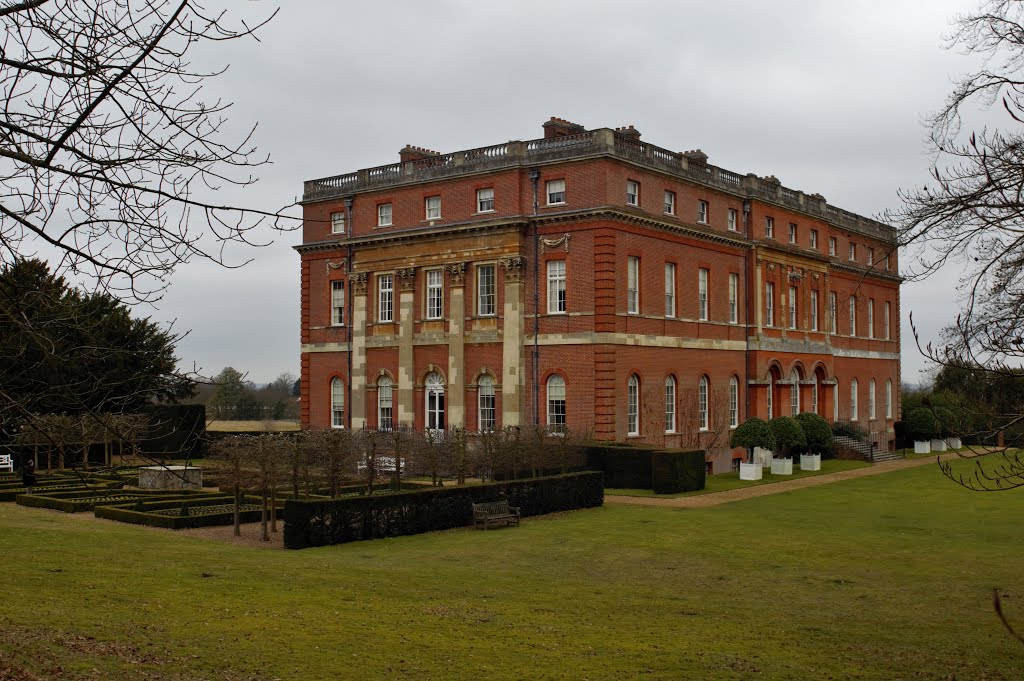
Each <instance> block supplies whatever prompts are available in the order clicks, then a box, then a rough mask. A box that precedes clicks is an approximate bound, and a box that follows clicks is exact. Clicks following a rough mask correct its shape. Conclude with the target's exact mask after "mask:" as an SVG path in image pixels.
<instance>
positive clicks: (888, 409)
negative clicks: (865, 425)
mask: <svg viewBox="0 0 1024 681" xmlns="http://www.w3.org/2000/svg"><path fill="white" fill-rule="evenodd" d="M885 418H887V419H891V418H892V379H891V378H887V379H885Z"/></svg>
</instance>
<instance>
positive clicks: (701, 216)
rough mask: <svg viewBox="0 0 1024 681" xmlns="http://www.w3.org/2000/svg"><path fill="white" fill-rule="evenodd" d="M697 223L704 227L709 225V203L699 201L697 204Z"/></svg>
mask: <svg viewBox="0 0 1024 681" xmlns="http://www.w3.org/2000/svg"><path fill="white" fill-rule="evenodd" d="M697 222H699V223H700V224H702V225H706V224H708V202H707V201H698V202H697Z"/></svg>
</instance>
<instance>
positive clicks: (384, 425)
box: [377, 376, 395, 430]
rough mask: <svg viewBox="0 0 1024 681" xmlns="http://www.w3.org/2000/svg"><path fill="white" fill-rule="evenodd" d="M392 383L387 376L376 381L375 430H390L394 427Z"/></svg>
mask: <svg viewBox="0 0 1024 681" xmlns="http://www.w3.org/2000/svg"><path fill="white" fill-rule="evenodd" d="M391 388H392V382H391V379H390V378H388V377H387V376H381V377H380V379H379V380H378V381H377V429H378V430H391V429H392V428H394V427H395V421H394V414H395V412H394V402H393V401H392V390H391Z"/></svg>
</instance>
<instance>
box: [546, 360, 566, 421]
mask: <svg viewBox="0 0 1024 681" xmlns="http://www.w3.org/2000/svg"><path fill="white" fill-rule="evenodd" d="M544 393H545V401H546V402H547V405H548V409H547V412H548V421H547V423H548V430H549V431H551V432H552V433H564V432H565V426H566V421H567V415H568V401H567V400H566V387H565V379H564V378H563V377H562V376H561V375H559V374H551V375H550V376H548V380H547V381H546V382H545V384H544Z"/></svg>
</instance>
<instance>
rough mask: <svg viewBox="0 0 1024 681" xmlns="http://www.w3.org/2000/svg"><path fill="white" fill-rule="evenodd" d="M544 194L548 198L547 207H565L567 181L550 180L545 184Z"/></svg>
mask: <svg viewBox="0 0 1024 681" xmlns="http://www.w3.org/2000/svg"><path fill="white" fill-rule="evenodd" d="M544 193H545V195H546V196H547V200H548V202H547V205H549V206H562V205H565V180H548V181H547V182H545V183H544Z"/></svg>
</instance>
